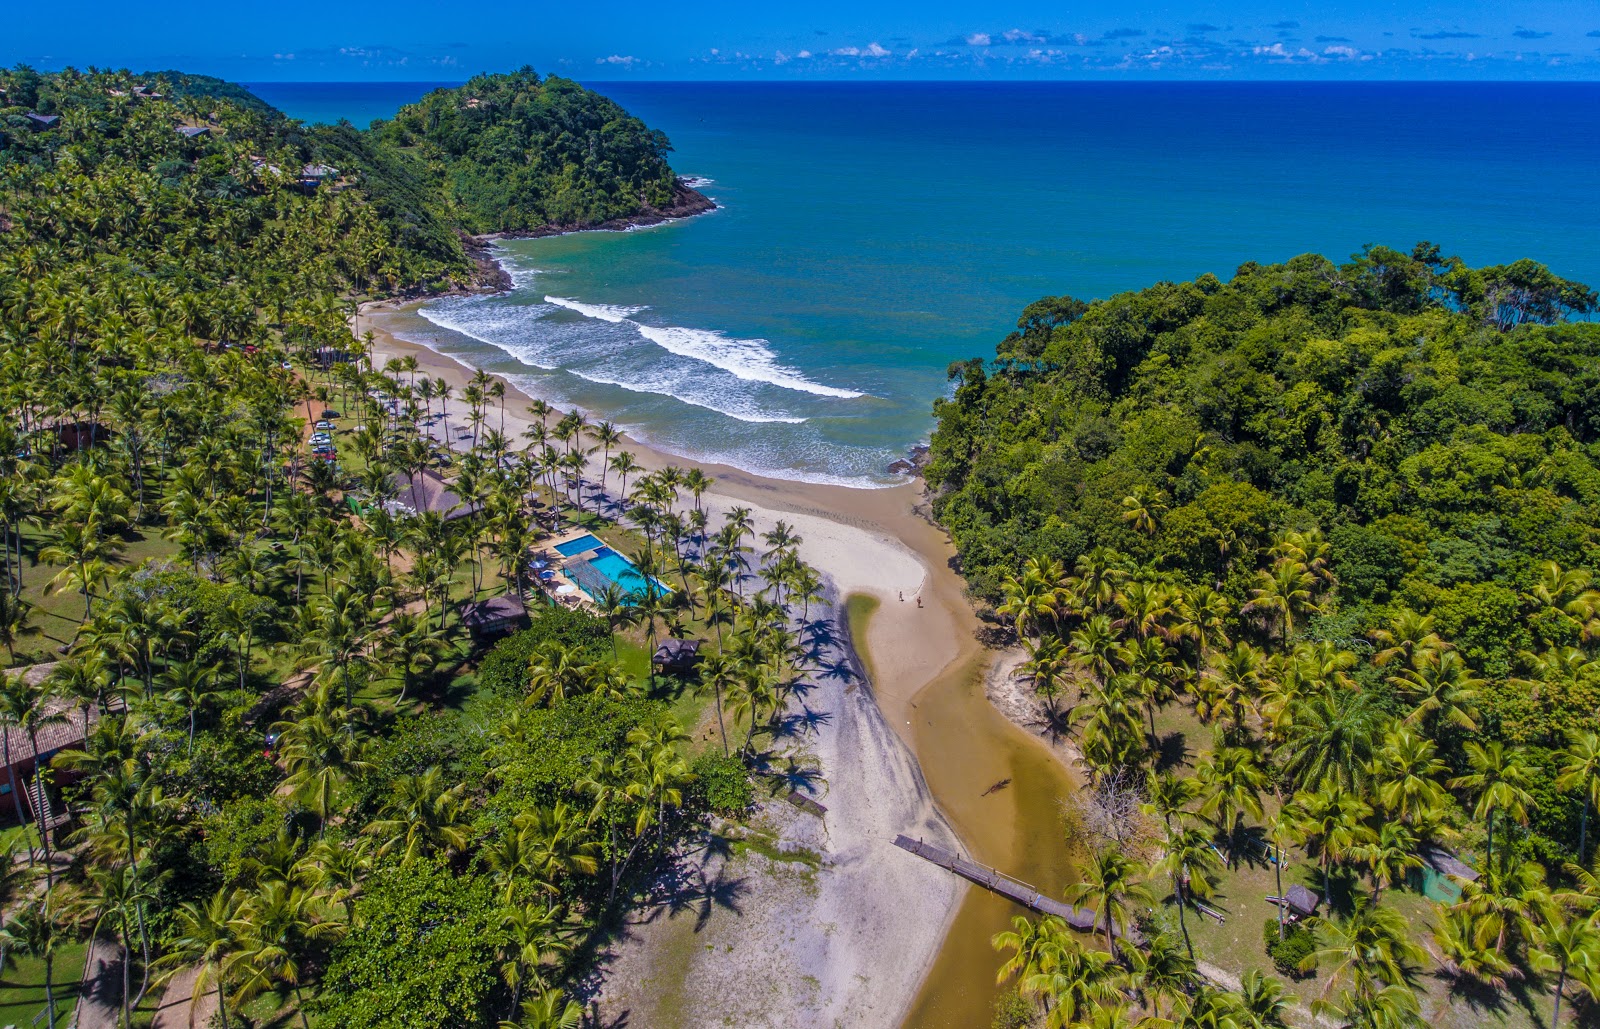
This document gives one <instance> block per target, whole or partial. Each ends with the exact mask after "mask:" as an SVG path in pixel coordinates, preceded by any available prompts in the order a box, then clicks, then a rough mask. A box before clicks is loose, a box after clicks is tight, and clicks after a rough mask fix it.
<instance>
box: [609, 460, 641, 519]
mask: <svg viewBox="0 0 1600 1029" xmlns="http://www.w3.org/2000/svg"><path fill="white" fill-rule="evenodd" d="M606 467H607V468H609V469H611V470H612V471H614V472H616V473H617V474H618V475H619V476H621V477H622V486H621V487H620V488H619V489H618V490H617V506H618V507H619V508H620V507H623V506H626V505H625V503H624V500H625V498H626V497H627V496H628V476H630V475H633V474H635V473H636V472H639V471H642V470H643V466H641V465H640V464H639V462H638V461H636V460H634V456H633V455H632V454H630V453H628V452H627V451H626V450H624V451H622V452H621V453H619V454H617V456H616V457H613V458H611V459H609V460H608V461H606Z"/></svg>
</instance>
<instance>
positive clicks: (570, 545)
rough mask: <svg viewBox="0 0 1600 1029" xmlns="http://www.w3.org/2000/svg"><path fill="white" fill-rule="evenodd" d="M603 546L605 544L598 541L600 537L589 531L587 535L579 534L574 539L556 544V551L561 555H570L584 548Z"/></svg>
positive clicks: (582, 550)
mask: <svg viewBox="0 0 1600 1029" xmlns="http://www.w3.org/2000/svg"><path fill="white" fill-rule="evenodd" d="M604 546H605V544H604V543H602V542H601V541H600V538H599V537H598V536H595V535H594V534H592V533H591V534H590V535H588V536H579V537H578V538H577V539H575V540H567V542H565V543H558V544H556V553H558V554H560V555H561V556H562V557H571V556H573V555H574V554H581V553H583V552H584V551H586V550H599V549H601V548H603V547H604Z"/></svg>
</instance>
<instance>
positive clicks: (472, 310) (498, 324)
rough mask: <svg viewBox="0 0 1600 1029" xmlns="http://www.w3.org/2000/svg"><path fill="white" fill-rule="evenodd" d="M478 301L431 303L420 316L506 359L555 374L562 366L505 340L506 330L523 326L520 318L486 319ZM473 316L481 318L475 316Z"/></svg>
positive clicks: (533, 349) (533, 350)
mask: <svg viewBox="0 0 1600 1029" xmlns="http://www.w3.org/2000/svg"><path fill="white" fill-rule="evenodd" d="M475 299H476V298H469V299H468V300H467V301H466V302H464V303H460V304H456V305H450V306H447V305H444V304H438V305H434V304H429V305H426V306H424V307H419V308H417V313H418V314H420V315H422V317H423V318H426V319H427V320H428V321H430V322H432V323H433V324H435V325H437V326H439V328H441V329H448V330H449V331H451V332H455V333H459V334H460V335H463V336H466V337H467V338H468V339H475V340H477V341H478V342H479V343H484V344H487V345H489V346H491V347H494V348H495V349H496V350H499V351H501V352H502V353H504V354H505V355H506V356H508V357H511V358H514V359H515V360H518V361H521V362H522V363H523V364H530V365H532V366H534V367H535V368H542V369H544V370H545V371H554V370H555V369H556V368H557V367H559V366H558V365H555V364H551V363H550V361H551V359H550V358H549V357H548V356H545V355H544V354H542V353H540V352H539V351H538V350H536V349H535V348H533V347H529V346H519V345H518V344H517V343H515V342H512V341H510V340H508V339H507V338H506V336H507V330H514V329H516V328H519V327H520V326H521V324H522V322H521V319H520V318H518V317H504V318H496V317H493V316H483V315H482V314H481V312H482V308H481V307H479V306H478V305H476V304H473V303H472V301H473V300H475ZM472 315H480V316H479V317H472ZM497 330H498V331H497ZM423 343H424V345H425V346H428V347H429V349H435V350H436V349H438V348H437V347H434V346H432V345H431V344H429V343H427V342H426V341H423ZM441 352H442V351H441Z"/></svg>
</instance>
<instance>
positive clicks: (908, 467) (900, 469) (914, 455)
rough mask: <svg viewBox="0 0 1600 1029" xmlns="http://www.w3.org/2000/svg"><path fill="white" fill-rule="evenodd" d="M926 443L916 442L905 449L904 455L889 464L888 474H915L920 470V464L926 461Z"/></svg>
mask: <svg viewBox="0 0 1600 1029" xmlns="http://www.w3.org/2000/svg"><path fill="white" fill-rule="evenodd" d="M927 459H928V445H927V444H926V443H918V444H917V445H916V446H914V447H912V448H911V449H910V450H908V451H906V456H905V457H902V458H900V459H899V460H898V461H892V462H890V464H889V469H888V470H889V474H890V475H916V474H917V473H918V472H920V471H922V466H923V465H924V464H926V463H927Z"/></svg>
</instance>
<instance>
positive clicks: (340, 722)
mask: <svg viewBox="0 0 1600 1029" xmlns="http://www.w3.org/2000/svg"><path fill="white" fill-rule="evenodd" d="M358 721H359V717H358V715H357V714H356V713H355V712H353V711H350V710H348V709H345V708H339V709H335V710H332V711H330V712H327V713H313V714H309V715H307V716H306V717H304V718H301V719H299V720H298V721H294V722H279V723H278V724H276V725H274V726H273V729H274V730H275V731H277V732H278V733H279V734H280V735H279V738H278V752H279V754H280V755H281V760H282V762H283V766H284V768H285V769H286V770H287V771H288V773H289V776H288V778H287V779H285V780H284V783H285V785H287V786H288V787H289V789H290V790H291V791H292V792H291V794H290V795H291V796H293V797H294V798H295V799H296V800H298V801H299V802H300V803H302V804H305V805H306V806H307V807H309V808H310V809H311V810H312V811H313V812H314V813H315V814H316V816H317V819H318V821H319V823H320V829H319V832H321V833H325V832H326V831H327V826H328V819H329V818H331V817H332V815H333V810H334V797H335V794H336V793H337V792H338V789H339V787H340V786H341V785H343V784H344V783H345V782H346V781H348V780H349V779H350V778H351V777H352V776H354V775H358V774H360V773H362V772H365V771H367V770H368V769H369V768H370V767H371V765H370V764H369V763H368V762H367V761H366V760H365V758H364V756H363V755H364V752H365V749H366V747H365V741H364V739H363V738H362V735H361V734H360V733H359V732H358V728H357V723H358Z"/></svg>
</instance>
